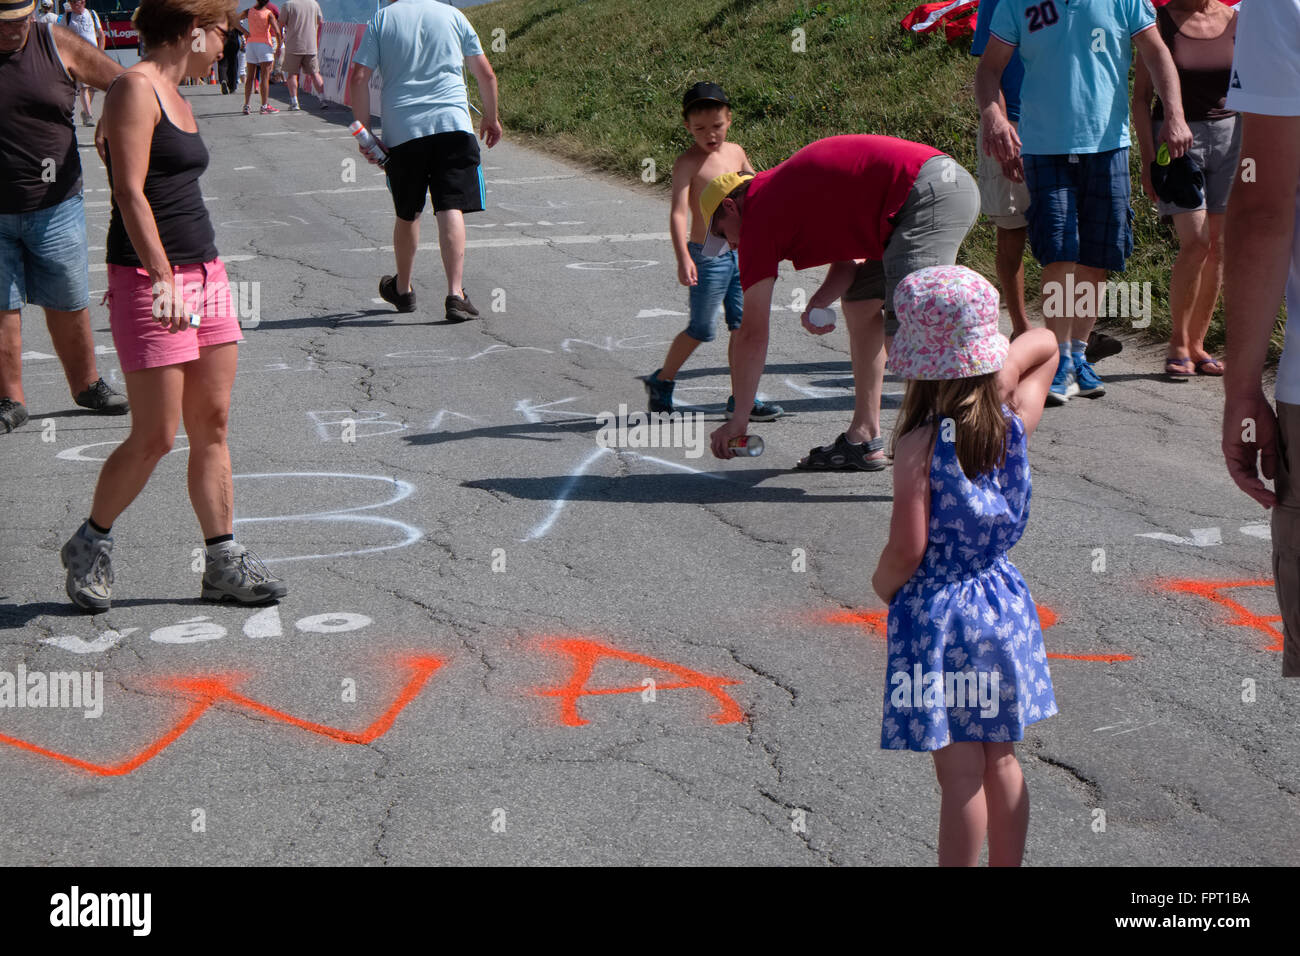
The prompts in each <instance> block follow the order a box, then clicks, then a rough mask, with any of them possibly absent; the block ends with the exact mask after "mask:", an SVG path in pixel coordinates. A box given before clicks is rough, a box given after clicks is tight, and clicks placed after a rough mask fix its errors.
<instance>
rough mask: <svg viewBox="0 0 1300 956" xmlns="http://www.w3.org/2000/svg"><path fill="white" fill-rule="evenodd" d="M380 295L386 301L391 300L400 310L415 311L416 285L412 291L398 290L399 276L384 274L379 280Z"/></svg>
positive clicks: (412, 287)
mask: <svg viewBox="0 0 1300 956" xmlns="http://www.w3.org/2000/svg"><path fill="white" fill-rule="evenodd" d="M379 295H380V296H381V297H382V298H383V300H384V301H385V302H391V303H392V304H393V305H394V306H395V307H396V308H397V311H398V312H414V311H415V286H411V291H410V292H398V291H397V276H384V277H383V278H381V279H380V280H379Z"/></svg>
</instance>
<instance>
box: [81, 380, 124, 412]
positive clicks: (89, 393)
mask: <svg viewBox="0 0 1300 956" xmlns="http://www.w3.org/2000/svg"><path fill="white" fill-rule="evenodd" d="M76 402H77V404H78V405H80V406H81V407H82V408H89V409H90V410H91V411H92V412H99V413H100V414H102V415H125V414H126V413H127V412H129V411H130V410H131V406H130V405H128V404H127V403H126V396H125V395H123V394H122V393H121V392H115V391H113V389H111V388H110V387H109V385H108V383H107V382H105V381H104V380H103V379H102V378H100V379H96V380H95V381H94V382H92V383H91V384H90V387H89V388H87V389H86V390H85V391H84V392H79V393H77V398H76Z"/></svg>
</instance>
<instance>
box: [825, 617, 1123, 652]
mask: <svg viewBox="0 0 1300 956" xmlns="http://www.w3.org/2000/svg"><path fill="white" fill-rule="evenodd" d="M1034 608H1035V609H1036V610H1037V611H1038V624H1039V626H1040V627H1042V629H1043V630H1044V631H1045V630H1047V629H1048V628H1049V627H1052V626H1053V625H1054V624H1056V622H1057V617H1056V612H1055V611H1053V610H1052V609H1051V608H1050V607H1046V606H1044V605H1042V604H1035V605H1034ZM823 620H824V621H825V622H826V623H827V624H851V625H854V626H855V627H860V628H862V629H863V630H865V631H867V633H869V634H874V635H875V636H876V637H879V638H882V639H883V638H884V636H885V629H886V627H887V626H888V623H889V612H888V611H885V610H882V611H832V612H831V613H830V614H827V615H826V616H825V617H824V618H823ZM1047 656H1048V657H1049V658H1052V659H1054V660H1060V661H1100V662H1103V663H1107V664H1114V663H1116V662H1118V661H1131V660H1133V655H1131V654H1048V655H1047Z"/></svg>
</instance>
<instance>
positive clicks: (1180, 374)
mask: <svg viewBox="0 0 1300 956" xmlns="http://www.w3.org/2000/svg"><path fill="white" fill-rule="evenodd" d="M1165 374H1166V375H1168V376H1169V377H1170V378H1191V377H1192V375H1193V374H1195V371H1194V368H1193V366H1192V360H1191V359H1190V358H1170V359H1165Z"/></svg>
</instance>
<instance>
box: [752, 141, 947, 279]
mask: <svg viewBox="0 0 1300 956" xmlns="http://www.w3.org/2000/svg"><path fill="white" fill-rule="evenodd" d="M942 155H944V154H943V153H942V152H941V151H939V150H937V149H935V148H934V147H933V146H925V145H922V144H921V143H913V142H909V141H908V140H905V139H895V138H894V137H892V136H863V135H852V136H831V137H829V138H827V139H819V140H818V141H817V142H815V143H810V144H809V145H807V146H805V147H804V148H803V149H801V150H799V152H797V153H795V154H794V155H793V156H791V157H790V158H789V159H787V160H786V161H785V162H784V163H781V164H780V165H778V166H774V167H773V168H772V169H769V170H766V171H765V172H761V173H759V174H758V175H757V176H755V177H754V179H753V181H752V182H751V183H750V184H749V191H748V192H747V193H746V194H745V211H744V215H743V218H742V219H741V225H740V244H739V246H738V248H737V252H738V254H739V256H740V286H741V288H742V289H748V288H749V287H750V286H752V285H753V284H754V283H755V282H761V281H763V280H764V279H771V278H774V277H775V276H776V272H777V264H778V263H780V262H781V260H783V259H790V260H792V261H793V262H794V267H795V268H796V269H810V268H812V267H813V266H823V265H826V264H827V263H831V262H842V261H845V260H849V259H881V258H883V257H884V255H885V243H886V242H887V241H888V240H889V234H890V233H891V232H893V231H894V224H893V223H892V222H890V221H889V219H890V217H891V216H894V215H896V214H897V213H898V211H899V210H900V209H901V208H902V207H903V203H904V202H905V201H906V200H907V194H908V193H909V192H911V191H912V186H913V185H914V184H915V183H916V176H917V173H919V172H920V171H921V166H922V165H923V164H924V163H925V161H926V160H928V159H931V158H933V157H935V156H942Z"/></svg>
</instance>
